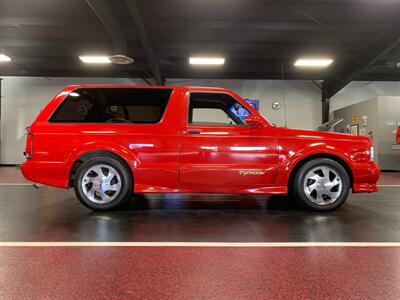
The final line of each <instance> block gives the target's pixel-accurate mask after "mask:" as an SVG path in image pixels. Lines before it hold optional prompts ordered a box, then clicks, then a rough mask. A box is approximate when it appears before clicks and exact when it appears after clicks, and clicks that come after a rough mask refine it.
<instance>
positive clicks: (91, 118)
mask: <svg viewBox="0 0 400 300" xmlns="http://www.w3.org/2000/svg"><path fill="white" fill-rule="evenodd" d="M171 93H172V89H136V88H107V89H101V88H88V89H84V88H82V89H77V90H75V91H73V92H71V93H69V95H68V96H67V97H66V98H65V99H64V101H63V102H62V103H61V104H60V105H59V107H58V108H57V109H56V111H55V112H54V113H53V115H52V116H51V118H50V122H68V123H145V124H152V123H158V122H159V121H160V120H161V118H162V116H163V115H164V112H165V108H166V106H167V104H168V101H169V98H170V96H171Z"/></svg>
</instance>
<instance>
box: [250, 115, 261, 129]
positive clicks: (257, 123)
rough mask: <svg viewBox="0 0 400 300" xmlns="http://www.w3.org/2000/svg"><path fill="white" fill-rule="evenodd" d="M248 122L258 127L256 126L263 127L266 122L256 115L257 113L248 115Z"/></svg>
mask: <svg viewBox="0 0 400 300" xmlns="http://www.w3.org/2000/svg"><path fill="white" fill-rule="evenodd" d="M246 124H247V125H249V126H251V127H256V128H260V127H263V125H264V123H263V121H262V120H261V119H260V117H259V116H256V115H248V116H247V118H246Z"/></svg>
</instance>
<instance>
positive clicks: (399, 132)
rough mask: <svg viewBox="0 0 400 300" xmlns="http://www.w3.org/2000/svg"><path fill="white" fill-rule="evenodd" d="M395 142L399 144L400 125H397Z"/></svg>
mask: <svg viewBox="0 0 400 300" xmlns="http://www.w3.org/2000/svg"><path fill="white" fill-rule="evenodd" d="M396 144H398V145H400V126H399V127H397V131H396Z"/></svg>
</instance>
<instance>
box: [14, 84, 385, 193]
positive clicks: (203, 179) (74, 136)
mask: <svg viewBox="0 0 400 300" xmlns="http://www.w3.org/2000/svg"><path fill="white" fill-rule="evenodd" d="M77 88H149V89H151V88H155V87H149V86H124V85H82V86H69V87H67V88H66V89H64V90H63V91H62V92H61V93H59V94H58V95H57V96H56V97H55V98H54V99H53V100H52V101H51V102H50V103H49V104H48V105H47V106H46V107H45V108H44V110H43V111H42V112H41V113H40V114H39V116H38V117H37V119H36V120H35V121H34V122H33V124H32V125H31V126H30V135H29V138H28V140H27V147H26V151H27V152H29V153H31V154H32V158H31V159H27V161H26V162H25V163H24V164H23V165H22V166H21V170H22V173H23V174H24V176H25V177H26V178H27V179H29V180H31V181H34V182H38V183H43V184H47V185H52V186H56V187H62V188H68V187H69V185H70V182H69V181H70V180H69V179H70V174H71V170H72V167H73V165H74V163H75V162H76V161H77V160H78V159H79V157H80V156H82V155H84V154H85V153H88V152H92V151H96V150H105V151H110V152H113V153H115V154H117V155H119V156H120V157H121V158H123V159H124V160H125V161H126V162H127V164H128V165H129V166H130V168H131V170H132V174H133V177H134V192H135V193H243V194H244V193H249V194H251V193H262V194H263V193H265V194H287V192H288V184H289V181H290V176H291V175H292V174H293V173H292V172H293V170H294V169H295V167H296V165H297V164H298V163H299V162H300V161H302V160H304V159H307V158H309V157H310V156H331V157H335V158H336V159H338V160H340V161H341V162H342V163H343V164H345V166H346V168H347V170H348V172H349V173H350V177H351V181H352V189H353V192H375V191H377V186H376V182H377V180H378V178H379V174H380V169H379V166H378V165H377V164H376V163H374V162H373V161H372V160H371V158H370V147H371V140H370V139H369V138H367V137H358V136H351V135H347V134H338V133H329V132H319V131H310V130H296V129H287V128H280V127H276V126H272V125H271V124H269V123H268V122H267V121H266V120H265V119H264V118H263V117H262V116H261V115H260V114H259V113H258V112H257V111H255V110H254V109H253V108H252V107H251V106H250V105H249V104H248V103H247V102H246V101H244V100H243V99H242V98H241V97H239V96H238V95H237V94H235V93H234V92H231V91H229V90H225V89H219V88H200V87H156V88H169V89H171V88H172V89H173V92H172V95H171V98H170V100H169V103H168V105H167V108H166V110H165V113H164V116H163V118H162V119H161V121H160V122H159V123H156V124H110V123H99V124H94V123H92V124H90V123H51V122H48V120H49V118H50V117H51V115H52V114H53V112H54V111H55V110H56V108H57V107H58V106H59V105H60V104H61V103H62V101H63V99H64V98H65V97H66V95H68V94H69V93H70V92H72V91H74V90H75V89H77ZM190 92H219V93H227V94H229V95H231V96H232V97H234V98H235V99H236V100H237V101H239V102H240V103H241V104H242V105H243V106H244V107H246V108H247V109H248V110H249V111H250V112H251V113H252V118H254V119H257V120H258V125H259V126H199V125H188V124H187V121H186V120H188V117H187V109H186V108H187V105H188V99H189V93H190ZM193 129H198V130H200V134H195V135H194V134H188V130H193Z"/></svg>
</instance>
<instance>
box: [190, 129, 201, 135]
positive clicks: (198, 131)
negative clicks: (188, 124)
mask: <svg viewBox="0 0 400 300" xmlns="http://www.w3.org/2000/svg"><path fill="white" fill-rule="evenodd" d="M200 132H201V130H200V129H188V131H187V133H188V134H199V133H200Z"/></svg>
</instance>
